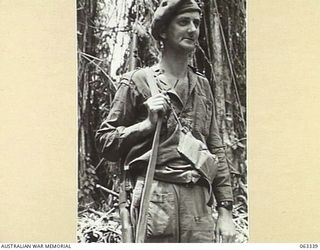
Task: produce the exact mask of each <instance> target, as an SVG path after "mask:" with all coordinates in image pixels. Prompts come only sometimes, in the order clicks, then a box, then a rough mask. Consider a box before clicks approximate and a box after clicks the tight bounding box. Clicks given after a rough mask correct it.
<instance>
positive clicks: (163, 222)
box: [146, 192, 176, 238]
mask: <svg viewBox="0 0 320 250" xmlns="http://www.w3.org/2000/svg"><path fill="white" fill-rule="evenodd" d="M175 221H176V214H175V204H174V195H173V194H171V193H157V192H154V193H153V194H152V197H151V201H150V203H149V210H148V215H147V235H146V236H147V238H152V237H157V236H172V235H174V231H175V224H176V223H175Z"/></svg>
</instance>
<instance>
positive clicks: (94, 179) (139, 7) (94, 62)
mask: <svg viewBox="0 0 320 250" xmlns="http://www.w3.org/2000/svg"><path fill="white" fill-rule="evenodd" d="M198 2H199V3H200V4H201V6H202V8H203V17H202V25H201V30H200V39H199V46H198V49H197V51H196V52H195V54H194V56H193V60H192V63H193V65H194V66H195V67H197V68H198V70H199V71H200V72H202V73H203V74H205V75H206V77H207V78H208V79H209V80H210V82H211V83H212V84H211V87H212V92H213V94H214V97H215V101H216V103H215V104H216V113H217V119H218V125H219V128H220V134H221V137H222V139H223V142H224V144H225V145H226V153H227V160H228V164H229V167H230V170H231V173H232V182H233V191H234V199H235V206H234V213H233V216H234V221H235V224H236V227H237V230H238V232H239V234H238V236H237V242H246V241H247V237H248V214H247V162H246V0H229V1H223V0H199V1H198ZM158 5H159V1H158V0H130V1H128V0H126V1H124V0H108V1H105V0H78V1H77V36H78V53H77V55H78V138H79V140H78V142H79V145H78V150H79V180H78V201H79V220H78V221H79V222H78V241H79V242H120V241H121V233H120V226H119V215H118V200H117V192H118V189H119V170H118V166H117V163H111V162H108V161H106V160H105V159H104V157H103V156H102V155H100V154H99V152H98V151H97V148H96V145H95V139H94V136H95V132H96V130H97V129H98V127H99V125H100V123H101V121H102V120H103V119H104V118H105V117H106V116H107V115H108V112H109V110H110V105H111V102H112V100H113V97H114V94H115V91H116V86H117V80H118V79H119V76H120V75H121V74H123V73H125V72H127V71H129V70H132V69H134V68H136V67H143V66H146V65H152V64H154V63H156V62H157V61H158V58H159V50H158V48H157V45H156V43H155V41H154V40H153V39H152V38H151V35H150V31H149V28H150V24H151V20H152V16H153V13H154V10H155V9H156V7H157V6H158ZM119 58H121V60H119ZM97 184H98V185H97ZM214 216H216V213H215V212H214Z"/></svg>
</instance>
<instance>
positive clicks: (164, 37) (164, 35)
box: [159, 32, 167, 40]
mask: <svg viewBox="0 0 320 250" xmlns="http://www.w3.org/2000/svg"><path fill="white" fill-rule="evenodd" d="M159 36H160V37H161V38H162V40H165V39H166V38H167V33H165V32H161V33H160V35H159Z"/></svg>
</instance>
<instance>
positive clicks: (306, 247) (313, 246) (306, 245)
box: [299, 243, 319, 249]
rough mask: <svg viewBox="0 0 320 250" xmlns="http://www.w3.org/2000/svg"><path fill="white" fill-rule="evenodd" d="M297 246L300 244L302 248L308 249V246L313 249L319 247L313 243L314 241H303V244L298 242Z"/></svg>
mask: <svg viewBox="0 0 320 250" xmlns="http://www.w3.org/2000/svg"><path fill="white" fill-rule="evenodd" d="M299 246H300V248H303V249H308V248H313V249H315V248H318V247H319V245H318V244H314V243H304V244H300V245H299Z"/></svg>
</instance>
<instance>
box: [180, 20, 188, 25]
mask: <svg viewBox="0 0 320 250" xmlns="http://www.w3.org/2000/svg"><path fill="white" fill-rule="evenodd" d="M179 24H180V25H187V24H188V21H186V20H181V21H179Z"/></svg>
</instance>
